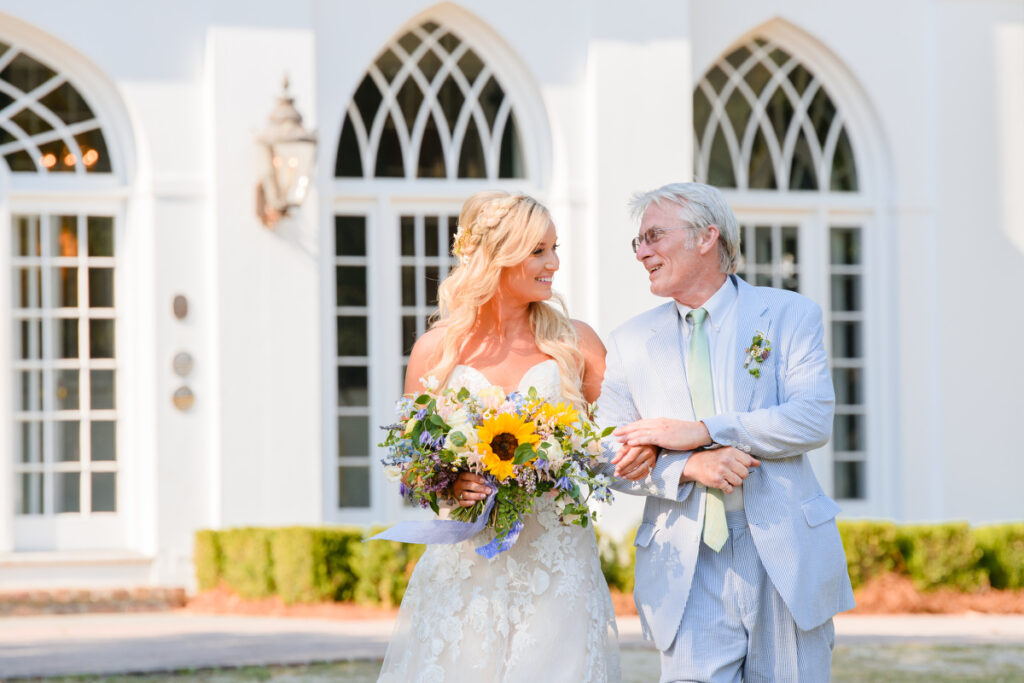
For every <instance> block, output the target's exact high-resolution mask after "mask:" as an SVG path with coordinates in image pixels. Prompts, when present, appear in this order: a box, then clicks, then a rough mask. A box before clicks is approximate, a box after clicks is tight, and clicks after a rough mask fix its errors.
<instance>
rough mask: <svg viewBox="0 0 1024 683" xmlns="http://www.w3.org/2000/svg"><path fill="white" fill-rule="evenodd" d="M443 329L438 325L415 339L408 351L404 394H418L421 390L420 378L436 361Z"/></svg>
mask: <svg viewBox="0 0 1024 683" xmlns="http://www.w3.org/2000/svg"><path fill="white" fill-rule="evenodd" d="M443 338H444V331H443V330H442V329H441V328H439V327H434V328H431V329H429V330H427V331H426V332H425V333H424V334H423V336H422V337H420V338H419V339H417V340H416V343H415V344H413V346H412V351H411V352H410V353H409V365H408V367H406V369H405V395H406V396H418V395H419V394H420V393H421V392H422V391H423V385H422V384H420V379H421V378H423V376H424V374H425V373H426V372H427V370H429V369H430V367H431V366H433V365H434V363H436V362H437V352H438V351H439V350H440V348H439V347H440V344H441V340H442V339H443Z"/></svg>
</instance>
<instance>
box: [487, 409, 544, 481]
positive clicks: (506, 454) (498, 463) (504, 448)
mask: <svg viewBox="0 0 1024 683" xmlns="http://www.w3.org/2000/svg"><path fill="white" fill-rule="evenodd" d="M534 429H535V425H534V423H533V422H529V421H526V420H523V419H522V418H519V417H516V416H515V415H512V414H511V413H499V414H498V415H496V416H494V417H492V418H490V419H487V420H484V423H483V425H481V426H479V427H477V429H476V433H477V436H478V437H479V438H480V443H479V444H477V451H479V452H480V455H482V456H483V463H484V469H485V470H487V471H488V472H490V473H491V474H493V475H494V476H495V477H497V478H498V481H505V480H506V479H508V478H509V477H511V476H512V475H513V474H514V472H513V468H512V459H513V458H515V455H516V449H517V448H519V445H520V444H524V443H528V444H535V443H537V442H538V441H540V436H539V435H538V434H536V433H535V432H534Z"/></svg>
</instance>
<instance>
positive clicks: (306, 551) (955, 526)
mask: <svg viewBox="0 0 1024 683" xmlns="http://www.w3.org/2000/svg"><path fill="white" fill-rule="evenodd" d="M376 532H377V529H374V530H371V531H369V532H367V531H365V530H364V529H361V528H348V527H323V528H320V527H286V528H280V529H265V528H244V529H227V530H224V531H209V530H203V531H199V532H197V533H196V539H195V553H194V560H195V569H196V579H197V581H198V584H199V588H200V590H208V589H210V588H214V587H216V586H217V585H220V584H225V585H226V586H228V587H229V588H230V589H231V590H233V591H234V592H236V593H237V594H238V595H240V596H242V597H245V598H264V597H268V596H271V595H278V596H280V597H281V598H282V599H283V600H284V601H285V602H287V603H294V602H320V601H326V600H335V601H352V602H359V603H370V604H383V605H386V606H390V605H397V604H398V603H399V602H401V600H402V595H403V594H404V593H405V588H406V586H407V585H408V582H409V576H410V575H411V574H412V569H413V567H414V566H415V564H416V561H417V560H418V559H419V558H420V555H422V554H423V550H424V548H425V546H423V545H419V544H416V545H410V544H405V543H396V542H393V541H372V542H368V543H364V542H363V539H364V538H365V537H367V536H369V535H372V534H374V533H376ZM839 533H840V535H841V536H842V539H843V546H844V547H845V549H846V560H847V567H848V569H849V573H850V580H851V582H852V583H853V586H854V588H859V587H860V586H862V585H863V584H864V583H865V582H866V581H868V580H869V579H870V578H871V577H873V576H876V575H878V574H883V573H886V572H893V571H895V572H900V573H903V574H906V575H908V576H910V578H911V579H912V580H913V581H914V584H915V585H916V586H918V588H920V589H922V590H932V589H935V588H939V587H949V588H955V589H957V590H961V591H977V590H982V589H984V588H986V587H987V586H989V585H991V586H992V587H993V588H1014V589H1021V588H1024V523H1015V524H1000V525H993V526H986V527H980V528H977V529H971V528H970V527H969V526H968V525H967V524H966V523H949V524H930V525H914V526H897V525H895V524H892V523H889V522H860V521H858V522H846V521H843V522H839ZM598 549H599V552H600V557H601V569H602V570H603V571H604V575H605V579H606V580H607V581H608V585H609V587H611V588H614V589H618V590H620V591H622V592H624V593H629V592H632V590H633V567H634V564H635V562H636V555H635V552H634V548H633V534H628V535H627V536H626V537H625V538H623V539H621V540H616V539H613V538H611V537H610V536H608V535H605V534H600V533H599V534H598Z"/></svg>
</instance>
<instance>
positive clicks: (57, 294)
mask: <svg viewBox="0 0 1024 683" xmlns="http://www.w3.org/2000/svg"><path fill="white" fill-rule="evenodd" d="M47 270H48V271H49V272H50V277H51V286H52V287H53V290H52V295H53V305H54V306H56V307H57V308H75V307H76V306H78V268H48V269H47Z"/></svg>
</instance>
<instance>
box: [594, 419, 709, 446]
mask: <svg viewBox="0 0 1024 683" xmlns="http://www.w3.org/2000/svg"><path fill="white" fill-rule="evenodd" d="M613 435H614V436H615V437H616V438H618V440H619V441H621V442H622V444H623V445H624V446H640V445H643V444H650V445H652V446H660V447H661V448H664V449H666V450H669V451H692V450H694V449H695V448H700V447H701V446H707V445H708V444H710V443H711V435H710V434H709V433H708V428H707V427H705V426H704V423H703V422H686V421H684V420H671V419H669V418H667V417H656V418H648V419H646V420H637V421H636V422H633V423H630V424H628V425H625V426H623V427H619V428H618V429H616V430H615V431H614V432H613Z"/></svg>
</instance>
